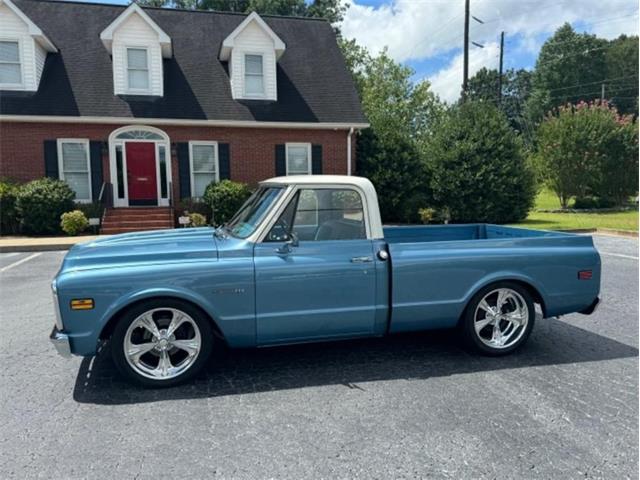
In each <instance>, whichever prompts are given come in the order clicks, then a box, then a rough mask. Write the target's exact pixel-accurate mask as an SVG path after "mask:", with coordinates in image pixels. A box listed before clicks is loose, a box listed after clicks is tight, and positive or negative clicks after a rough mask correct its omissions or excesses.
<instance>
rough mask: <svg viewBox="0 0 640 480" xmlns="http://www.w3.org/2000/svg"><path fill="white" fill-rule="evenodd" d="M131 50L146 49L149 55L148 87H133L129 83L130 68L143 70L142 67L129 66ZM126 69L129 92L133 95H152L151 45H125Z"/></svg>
mask: <svg viewBox="0 0 640 480" xmlns="http://www.w3.org/2000/svg"><path fill="white" fill-rule="evenodd" d="M129 50H144V51H145V53H146V55H147V88H132V87H131V85H130V83H129V70H135V71H143V70H142V69H140V68H129ZM124 70H125V77H126V78H125V82H126V84H127V89H126V91H127V93H130V94H132V95H150V94H151V91H152V87H151V58H150V55H149V47H148V46H146V45H125V47H124Z"/></svg>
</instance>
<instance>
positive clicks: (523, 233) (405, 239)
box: [383, 223, 568, 243]
mask: <svg viewBox="0 0 640 480" xmlns="http://www.w3.org/2000/svg"><path fill="white" fill-rule="evenodd" d="M383 232H384V238H385V240H386V241H387V242H388V243H415V242H447V241H455V240H458V241H459V240H491V239H500V238H533V237H559V236H568V234H565V233H561V232H549V231H546V230H529V229H526V228H516V227H503V226H501V225H489V224H485V223H471V224H465V225H417V226H413V225H412V226H406V227H405V226H402V227H384V229H383Z"/></svg>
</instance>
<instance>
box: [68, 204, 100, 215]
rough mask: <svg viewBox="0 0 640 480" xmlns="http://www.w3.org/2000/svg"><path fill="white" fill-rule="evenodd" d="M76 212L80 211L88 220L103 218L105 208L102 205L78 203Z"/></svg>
mask: <svg viewBox="0 0 640 480" xmlns="http://www.w3.org/2000/svg"><path fill="white" fill-rule="evenodd" d="M75 209H76V210H80V211H81V212H82V213H84V216H85V217H87V218H102V214H103V213H104V206H103V205H102V204H101V203H97V202H96V203H76V205H75Z"/></svg>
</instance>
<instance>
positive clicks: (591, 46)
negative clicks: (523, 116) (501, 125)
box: [526, 23, 638, 122]
mask: <svg viewBox="0 0 640 480" xmlns="http://www.w3.org/2000/svg"><path fill="white" fill-rule="evenodd" d="M603 86H604V98H605V99H610V100H611V101H612V103H613V104H614V105H617V106H619V107H620V111H621V112H622V113H635V114H637V109H638V37H637V36H634V37H626V36H624V35H623V36H621V37H619V38H617V39H614V40H611V41H608V40H605V39H603V38H598V37H596V36H595V35H591V34H588V33H577V32H576V31H575V30H574V29H573V28H572V27H571V26H570V25H569V24H568V23H566V24H564V25H563V26H562V27H560V28H559V29H558V30H556V32H555V33H554V35H553V36H551V37H550V38H549V39H548V40H547V41H546V42H545V43H544V45H543V46H542V48H541V50H540V54H539V55H538V59H537V61H536V67H535V69H534V71H533V76H532V94H531V96H530V98H529V99H528V101H527V105H526V111H527V116H528V118H530V119H532V120H533V121H535V122H539V121H541V120H542V119H543V118H544V115H545V114H546V113H547V112H549V111H551V110H552V109H553V108H556V107H559V106H561V105H566V104H578V103H580V102H590V101H593V100H596V99H600V98H601V95H602V88H603Z"/></svg>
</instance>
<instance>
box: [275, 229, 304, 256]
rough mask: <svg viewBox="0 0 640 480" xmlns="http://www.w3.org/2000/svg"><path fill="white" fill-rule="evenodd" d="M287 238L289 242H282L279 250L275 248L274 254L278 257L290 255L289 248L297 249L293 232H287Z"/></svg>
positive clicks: (297, 243) (296, 238) (296, 240)
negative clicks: (278, 255)
mask: <svg viewBox="0 0 640 480" xmlns="http://www.w3.org/2000/svg"><path fill="white" fill-rule="evenodd" d="M288 236H289V240H287V241H286V242H284V245H282V246H281V247H280V248H277V249H276V253H278V254H280V255H287V254H289V253H291V251H292V250H291V247H297V246H298V245H300V242H299V241H298V236H297V235H296V234H295V233H294V232H289V234H288Z"/></svg>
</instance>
